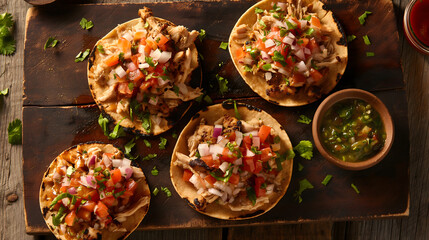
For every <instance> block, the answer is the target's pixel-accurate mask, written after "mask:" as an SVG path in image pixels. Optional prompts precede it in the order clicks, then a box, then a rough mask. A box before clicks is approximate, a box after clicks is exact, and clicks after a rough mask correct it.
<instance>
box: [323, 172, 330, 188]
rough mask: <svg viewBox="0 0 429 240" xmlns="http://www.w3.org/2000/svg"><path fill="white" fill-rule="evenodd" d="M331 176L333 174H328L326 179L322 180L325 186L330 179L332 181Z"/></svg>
mask: <svg viewBox="0 0 429 240" xmlns="http://www.w3.org/2000/svg"><path fill="white" fill-rule="evenodd" d="M331 178H332V175H331V174H328V175H326V177H325V179H323V181H322V184H323V185H325V186H326V185H328V183H329V181H331Z"/></svg>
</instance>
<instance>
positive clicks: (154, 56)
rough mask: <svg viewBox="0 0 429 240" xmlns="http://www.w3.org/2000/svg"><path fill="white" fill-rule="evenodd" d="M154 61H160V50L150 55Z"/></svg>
mask: <svg viewBox="0 0 429 240" xmlns="http://www.w3.org/2000/svg"><path fill="white" fill-rule="evenodd" d="M149 56H150V57H151V58H152V59H153V60H155V61H158V60H159V58H160V57H161V51H159V49H156V50H155V51H152V52H151V53H150V55H149Z"/></svg>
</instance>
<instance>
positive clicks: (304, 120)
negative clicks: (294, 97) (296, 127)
mask: <svg viewBox="0 0 429 240" xmlns="http://www.w3.org/2000/svg"><path fill="white" fill-rule="evenodd" d="M297 122H299V123H304V124H310V123H311V119H310V118H308V117H307V116H305V115H300V116H299V119H298V120H297Z"/></svg>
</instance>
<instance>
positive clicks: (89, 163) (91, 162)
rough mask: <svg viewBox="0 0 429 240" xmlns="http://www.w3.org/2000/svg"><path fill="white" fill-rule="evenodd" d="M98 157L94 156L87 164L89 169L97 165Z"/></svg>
mask: <svg viewBox="0 0 429 240" xmlns="http://www.w3.org/2000/svg"><path fill="white" fill-rule="evenodd" d="M96 158H97V157H96V156H95V155H93V156H92V157H91V158H90V159H89V160H88V162H87V165H86V166H87V167H92V166H94V165H95V159H96Z"/></svg>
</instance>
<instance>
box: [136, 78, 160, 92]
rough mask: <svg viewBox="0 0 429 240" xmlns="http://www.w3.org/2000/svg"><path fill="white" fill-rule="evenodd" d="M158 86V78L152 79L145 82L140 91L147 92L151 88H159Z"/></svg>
mask: <svg viewBox="0 0 429 240" xmlns="http://www.w3.org/2000/svg"><path fill="white" fill-rule="evenodd" d="M157 85H158V80H157V79H156V78H151V79H149V80H147V81H145V82H143V83H142V85H140V89H141V90H142V91H146V90H147V89H149V88H150V87H152V86H157Z"/></svg>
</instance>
